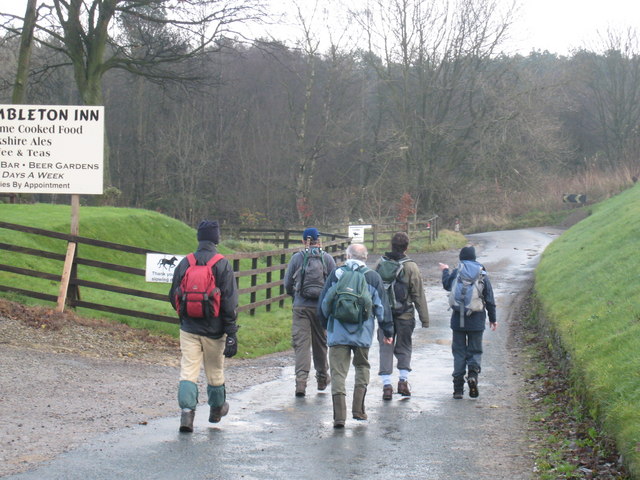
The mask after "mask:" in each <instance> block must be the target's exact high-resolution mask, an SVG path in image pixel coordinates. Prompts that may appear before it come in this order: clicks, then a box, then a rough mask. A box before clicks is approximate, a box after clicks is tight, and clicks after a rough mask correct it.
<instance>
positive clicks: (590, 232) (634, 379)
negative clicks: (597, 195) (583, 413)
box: [536, 186, 640, 478]
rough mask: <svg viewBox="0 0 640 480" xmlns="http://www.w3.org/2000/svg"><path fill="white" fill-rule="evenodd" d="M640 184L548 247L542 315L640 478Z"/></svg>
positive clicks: (541, 274) (594, 410) (539, 274)
mask: <svg viewBox="0 0 640 480" xmlns="http://www.w3.org/2000/svg"><path fill="white" fill-rule="evenodd" d="M639 218H640V186H635V187H633V188H632V189H629V190H626V191H624V192H622V193H621V194H619V195H617V196H616V197H613V198H611V199H609V200H607V201H605V202H603V203H601V204H599V205H596V206H594V208H593V212H592V214H591V216H589V217H588V218H586V219H585V220H583V221H581V222H580V223H578V224H576V225H574V226H573V227H572V228H571V229H569V230H568V231H567V232H565V233H564V234H563V235H562V236H561V237H560V238H558V239H557V240H556V241H554V242H553V243H552V244H551V245H550V246H549V247H548V248H547V249H546V251H545V252H544V254H543V256H542V258H541V262H540V265H539V267H538V269H537V271H536V293H537V297H538V299H539V301H540V303H541V305H542V309H543V313H544V315H545V316H546V317H547V318H548V321H549V322H551V324H552V326H553V328H554V330H555V331H556V333H557V334H558V335H559V337H560V339H561V342H562V344H563V347H564V348H565V349H566V351H567V352H568V354H569V356H570V358H571V364H572V372H573V375H574V377H575V379H576V382H575V383H576V384H580V385H582V386H583V388H582V390H583V391H582V394H583V396H584V397H585V400H586V402H587V406H588V408H589V411H590V412H591V414H592V415H593V416H594V417H595V418H597V419H599V421H601V423H602V425H603V428H604V430H605V431H606V432H607V433H608V434H609V435H611V436H612V437H613V438H614V439H615V441H616V444H617V446H618V449H619V451H620V452H621V453H622V455H623V458H624V459H625V463H626V465H627V467H628V468H629V470H630V472H631V474H632V475H633V476H634V478H640V409H638V399H639V398H640V368H639V367H640V354H639V353H638V352H640V275H639V273H638V272H639V271H640V257H639V256H638V254H637V252H636V249H637V243H636V242H637V235H638V232H639V227H640V221H639V220H638V219H639Z"/></svg>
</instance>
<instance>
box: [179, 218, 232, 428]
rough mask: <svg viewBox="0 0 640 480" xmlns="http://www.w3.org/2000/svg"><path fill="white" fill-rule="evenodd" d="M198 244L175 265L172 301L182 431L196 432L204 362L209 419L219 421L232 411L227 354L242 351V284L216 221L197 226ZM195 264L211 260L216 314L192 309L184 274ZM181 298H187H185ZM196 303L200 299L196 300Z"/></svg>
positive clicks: (209, 309)
mask: <svg viewBox="0 0 640 480" xmlns="http://www.w3.org/2000/svg"><path fill="white" fill-rule="evenodd" d="M197 239H198V249H197V250H196V251H195V252H194V253H193V254H190V255H188V256H186V257H185V258H183V259H182V261H181V262H180V263H179V264H178V265H177V266H176V268H175V270H174V273H173V281H172V284H171V289H170V290H169V301H170V302H171V305H172V306H173V308H174V309H176V310H177V311H178V315H179V317H180V351H181V353H182V358H181V361H180V383H179V386H178V404H179V406H180V408H181V410H182V415H181V418H180V431H181V432H192V431H193V420H194V417H195V410H196V406H197V404H198V384H197V382H198V378H199V377H200V368H201V367H202V365H203V364H204V373H205V376H206V378H207V396H208V404H209V407H210V410H209V422H211V423H218V422H219V421H220V420H221V418H222V417H223V416H225V415H226V414H227V413H228V411H229V403H228V402H227V401H226V389H225V376H224V359H225V358H230V357H233V356H234V355H235V354H236V353H237V351H238V340H237V331H238V325H237V324H236V320H237V308H238V289H237V285H236V281H235V278H234V275H233V269H232V267H231V264H230V263H229V261H228V260H227V259H226V258H224V257H223V256H222V255H220V254H218V251H217V245H218V243H219V241H220V227H219V225H218V222H217V221H215V220H214V221H209V220H203V221H202V222H201V223H200V225H199V226H198V233H197ZM191 261H193V265H194V266H196V265H211V267H210V268H211V273H212V275H213V278H214V280H215V286H216V288H217V289H219V290H220V304H219V311H218V312H217V315H216V314H215V312H212V311H211V310H214V311H215V307H213V308H208V307H207V306H205V305H204V303H203V302H197V303H200V304H201V305H203V310H204V311H205V312H206V313H205V314H203V315H200V316H199V317H195V316H193V315H195V313H194V311H190V310H189V308H188V307H186V308H185V304H187V302H186V300H185V299H184V297H185V296H186V295H185V294H184V292H181V290H182V288H181V284H182V279H183V278H184V277H185V276H186V273H187V270H189V269H190V268H192V265H191ZM181 300H182V301H181ZM193 303H196V302H193Z"/></svg>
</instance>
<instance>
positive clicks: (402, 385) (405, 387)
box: [398, 380, 411, 397]
mask: <svg viewBox="0 0 640 480" xmlns="http://www.w3.org/2000/svg"><path fill="white" fill-rule="evenodd" d="M398 393H399V394H400V395H402V396H403V397H410V396H411V390H409V382H407V381H406V380H398Z"/></svg>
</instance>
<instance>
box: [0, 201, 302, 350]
mask: <svg viewBox="0 0 640 480" xmlns="http://www.w3.org/2000/svg"><path fill="white" fill-rule="evenodd" d="M0 218H2V220H3V221H6V222H9V223H16V224H19V225H26V226H31V227H37V228H42V229H45V230H53V231H56V232H61V233H69V231H70V219H71V207H70V206H66V205H48V204H30V205H10V204H0ZM80 235H81V236H83V237H89V238H96V239H100V240H105V241H110V242H116V243H121V244H125V245H132V246H136V247H142V248H148V249H150V250H155V251H158V252H171V253H176V254H181V255H185V254H187V253H189V252H191V251H193V249H194V248H195V247H196V246H197V242H196V232H195V230H194V229H193V228H191V227H189V226H188V225H186V224H184V223H182V222H180V221H178V220H175V219H173V218H170V217H167V216H165V215H162V214H160V213H157V212H153V211H149V210H140V209H133V208H114V207H82V208H81V209H80ZM0 238H1V239H2V242H4V243H10V244H14V245H20V246H22V247H28V248H35V249H39V250H45V251H50V252H56V253H64V252H65V251H66V243H65V242H64V241H63V240H58V239H54V238H47V237H42V236H37V235H32V234H25V233H22V232H17V231H13V230H8V229H0ZM227 241H228V243H229V245H227V244H226V243H227V242H226V241H225V239H223V241H222V243H221V244H220V245H219V250H220V252H221V253H223V254H225V253H227V254H228V253H231V252H234V251H247V250H250V249H252V247H253V246H252V245H247V244H245V243H244V242H238V241H235V240H233V239H227ZM258 247H264V248H263V249H264V250H276V249H277V248H276V247H275V246H273V245H259V246H258ZM79 255H80V256H81V257H83V258H89V259H96V260H101V261H103V262H107V263H113V264H120V265H127V266H131V267H136V268H142V269H144V268H145V259H144V256H142V255H137V254H128V253H124V252H119V251H115V250H110V249H105V248H100V247H92V246H88V245H80V247H79ZM0 256H1V258H2V262H1V263H5V264H9V265H12V266H16V267H21V268H27V269H32V270H38V271H43V272H47V273H52V274H57V275H60V274H61V271H62V263H61V262H59V261H55V260H49V259H45V258H37V257H34V256H32V255H24V254H18V253H10V252H7V251H4V250H0ZM247 262H250V261H247ZM246 268H250V267H249V264H248V265H246ZM78 271H79V275H80V277H81V278H86V279H91V280H92V281H95V282H99V283H107V284H111V285H118V286H122V287H128V288H135V289H140V290H146V291H152V292H155V293H159V294H168V292H169V285H168V284H165V283H147V282H146V281H145V279H144V278H143V277H138V276H134V275H129V274H123V273H119V272H114V271H111V270H105V269H101V268H94V267H88V266H83V265H80V266H79V267H78ZM0 275H1V276H2V281H1V282H0V283H2V284H3V285H10V286H13V287H17V288H22V289H26V290H35V291H39V292H43V293H47V294H50V295H56V296H57V295H58V289H59V284H58V283H57V282H54V281H51V280H46V279H39V278H32V277H27V276H24V275H18V274H14V273H11V272H0ZM249 281H250V279H249V278H248V277H244V278H242V279H241V286H248V282H249ZM243 283H247V285H243ZM0 295H2V296H3V297H5V298H7V299H9V300H13V301H17V302H20V303H23V304H27V305H45V306H52V304H51V303H50V302H45V301H41V300H38V299H34V298H31V297H26V296H20V295H16V294H11V293H4V292H0ZM81 295H82V299H83V300H86V301H89V302H96V303H102V304H107V305H113V306H120V307H124V308H129V309H131V310H139V311H144V312H149V313H155V314H160V315H168V316H173V315H175V311H173V309H172V308H171V305H170V304H169V302H168V301H167V302H160V301H157V300H150V299H144V298H138V297H133V296H127V295H120V294H116V293H111V292H105V291H102V290H95V289H91V288H82V290H81ZM245 300H246V299H245ZM258 300H260V298H258ZM285 305H286V306H285V308H284V309H278V308H277V305H275V306H274V309H273V310H272V312H266V311H265V310H264V309H258V310H257V312H256V315H255V316H250V315H248V314H244V313H243V314H240V315H239V319H238V323H239V324H240V326H241V329H240V331H239V333H238V337H239V338H238V343H239V345H240V351H239V356H241V357H243V358H253V357H257V356H260V355H264V354H267V353H272V352H277V351H283V350H286V349H288V348H290V343H291V341H290V331H291V326H290V324H291V314H290V302H287V303H286V304H285ZM77 313H78V315H81V316H84V317H94V318H107V319H110V320H112V321H117V322H120V323H125V324H127V325H130V326H132V327H135V328H143V329H145V330H148V331H150V332H152V333H156V334H164V335H170V336H172V337H175V338H177V336H178V326H177V325H174V324H171V323H164V322H156V321H152V320H145V319H138V318H134V317H128V316H123V315H116V314H111V313H107V312H98V311H95V310H90V309H84V308H79V309H78V310H77Z"/></svg>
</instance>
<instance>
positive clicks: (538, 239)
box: [3, 229, 559, 480]
mask: <svg viewBox="0 0 640 480" xmlns="http://www.w3.org/2000/svg"><path fill="white" fill-rule="evenodd" d="M558 233H559V232H558V231H556V230H552V229H532V230H520V231H513V232H496V233H486V234H479V235H471V236H469V238H470V240H471V241H472V242H474V243H475V244H476V245H477V249H478V253H479V258H478V260H479V261H481V262H482V263H484V264H485V265H486V267H487V268H488V270H489V272H490V274H491V278H492V283H493V285H494V289H495V291H496V296H497V302H498V321H499V329H498V331H497V332H490V331H487V332H486V335H485V355H484V360H483V372H482V375H481V380H480V398H479V399H477V400H473V399H469V398H468V397H465V399H463V400H457V401H454V400H453V399H452V398H451V391H452V384H451V353H450V337H451V333H450V330H449V326H448V324H449V312H448V311H447V305H446V295H445V293H444V291H443V290H442V288H441V285H440V284H439V270H438V269H437V262H438V261H445V262H446V263H449V264H450V265H455V264H456V261H457V258H456V255H457V252H443V253H437V254H424V255H412V257H413V258H415V260H416V261H417V262H418V263H419V265H420V267H421V269H422V271H423V275H424V276H425V278H426V288H427V296H428V299H429V309H430V314H431V327H430V328H429V329H416V332H415V334H414V345H415V351H414V361H413V367H414V372H413V373H412V377H411V379H410V383H411V385H412V390H413V392H414V394H413V396H412V397H410V398H405V399H402V398H400V397H398V396H397V395H396V396H394V399H393V401H391V402H383V401H382V399H381V384H380V381H379V379H378V377H377V375H376V373H377V365H378V359H377V348H372V350H371V354H370V360H371V363H372V379H371V384H370V387H369V394H368V396H367V402H366V405H367V412H368V414H369V418H370V420H369V421H367V422H357V421H355V420H352V419H350V418H348V420H347V426H346V428H345V429H344V430H342V431H335V430H334V429H333V428H332V420H331V418H332V417H331V415H332V412H331V396H330V393H328V392H320V393H316V392H315V390H314V388H313V387H311V388H309V389H308V394H307V396H306V397H305V398H303V399H299V398H295V397H294V396H293V385H294V382H293V368H292V366H291V363H292V362H291V357H290V352H288V353H286V354H284V355H282V356H272V357H270V358H269V360H268V362H270V365H271V366H272V367H273V366H274V365H277V364H278V363H280V364H282V365H286V367H284V368H282V369H281V372H280V374H277V375H275V376H274V378H273V379H271V380H269V379H268V378H267V379H266V380H267V381H266V382H265V383H259V379H260V378H261V373H262V372H261V371H260V369H261V367H260V361H257V362H256V363H254V364H252V365H251V366H250V365H246V367H247V368H246V369H245V370H244V371H243V369H242V368H239V369H237V370H236V369H233V367H232V370H231V371H230V373H231V375H230V376H229V380H228V381H229V383H230V384H233V383H234V381H239V380H240V379H241V378H246V377H243V376H244V375H246V374H248V375H250V377H251V378H252V379H253V383H251V384H255V386H253V387H251V388H247V389H244V390H242V391H238V390H235V391H236V393H234V394H232V395H230V397H229V400H230V403H231V412H230V414H229V416H228V417H226V418H224V419H223V421H222V422H221V423H220V424H218V425H210V424H208V423H207V421H206V415H207V412H206V409H205V408H200V409H199V410H198V412H197V415H196V422H195V427H196V430H195V432H194V433H193V434H191V435H184V434H179V433H178V431H177V426H178V414H177V412H175V413H173V414H171V416H170V417H167V418H163V419H158V420H154V421H151V422H149V424H148V425H145V426H141V425H135V424H131V425H129V428H124V429H121V430H117V431H115V432H113V433H110V434H105V435H100V436H98V437H96V438H94V439H92V440H90V441H88V442H86V443H84V444H83V445H82V446H81V447H79V448H77V449H75V450H72V451H71V452H69V453H67V454H63V455H61V456H59V457H57V458H56V459H55V460H54V461H52V462H50V463H45V464H41V465H40V466H39V467H38V468H37V469H36V470H34V471H30V472H27V473H24V474H21V475H15V476H12V477H8V478H25V479H26V478H33V479H36V478H37V479H41V478H47V479H63V478H64V479H73V478H77V479H81V478H83V479H84V478H92V479H101V478H104V479H112V478H128V479H136V478H140V479H143V478H144V479H146V478H154V479H164V478H166V479H174V478H215V479H237V478H248V479H273V478H296V479H299V478H308V479H316V478H321V479H326V480H329V479H334V478H335V479H338V478H363V479H364V478H367V479H368V478H380V479H382V478H385V479H386V478H389V477H394V478H404V479H442V480H446V479H454V478H455V479H474V480H477V479H505V480H506V479H509V480H511V479H514V478H515V479H527V478H531V472H532V468H533V465H532V459H531V458H530V456H529V452H528V438H527V432H526V415H525V413H524V412H522V410H521V409H520V399H521V393H522V391H521V387H522V378H521V377H520V370H521V369H520V366H519V364H518V362H519V360H518V357H517V356H516V355H514V352H513V351H512V350H511V348H510V335H509V333H510V328H509V325H510V323H512V322H517V321H519V320H518V318H516V317H514V316H512V315H511V314H512V312H517V311H518V309H517V306H518V302H519V301H520V298H521V295H522V293H523V292H525V291H526V290H527V288H528V286H529V284H530V281H531V278H532V272H533V268H534V267H535V265H536V263H537V260H538V256H539V254H540V253H541V252H542V250H543V249H544V248H545V247H546V245H547V244H548V243H549V242H550V241H551V240H552V239H553V238H554V237H555V236H556V235H557V234H558ZM371 260H372V261H373V260H375V258H372V259H371ZM232 363H233V362H232ZM130 367H131V366H130ZM78 368H81V366H78ZM247 372H253V373H247ZM119 373H120V375H122V377H121V378H123V381H126V372H124V371H120V372H119ZM149 373H151V372H149ZM156 373H157V372H156ZM172 374H173V372H172ZM85 375H86V374H85ZM251 375H253V376H251ZM267 377H270V375H267ZM351 378H352V377H351ZM63 383H64V382H61V387H62V390H64V385H63ZM240 383H243V382H240ZM90 385H91V382H90V380H88V381H87V387H88V388H90ZM144 390H146V391H144ZM3 391H5V392H6V389H5V388H4V385H3ZM59 393H60V392H56V391H54V392H52V397H55V396H56V395H57V394H59ZM149 393H150V388H149V387H144V388H143V391H142V392H141V393H140V394H139V395H138V397H139V398H137V399H136V400H135V402H136V403H138V404H140V405H144V403H145V398H146V397H145V394H146V395H148V394H149ZM170 393H171V396H174V395H175V393H174V392H170ZM163 395H164V394H163ZM134 396H135V395H134ZM201 400H203V398H201ZM349 400H350V397H349ZM52 401H55V400H52ZM174 401H175V400H174ZM92 408H93V409H94V411H95V412H96V415H100V416H101V417H102V416H108V414H109V411H110V410H109V405H108V404H107V405H106V406H104V407H103V405H101V404H100V403H99V402H98V403H95V404H93V405H92ZM166 408H167V409H173V408H174V405H171V404H169V405H167V407H166ZM40 414H41V412H40V411H34V412H33V415H34V416H39V415H40ZM59 421H60V422H61V423H64V417H61V418H59ZM51 428H52V426H51V425H46V426H45V428H44V429H43V433H44V432H48V431H49V430H50V429H51Z"/></svg>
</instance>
